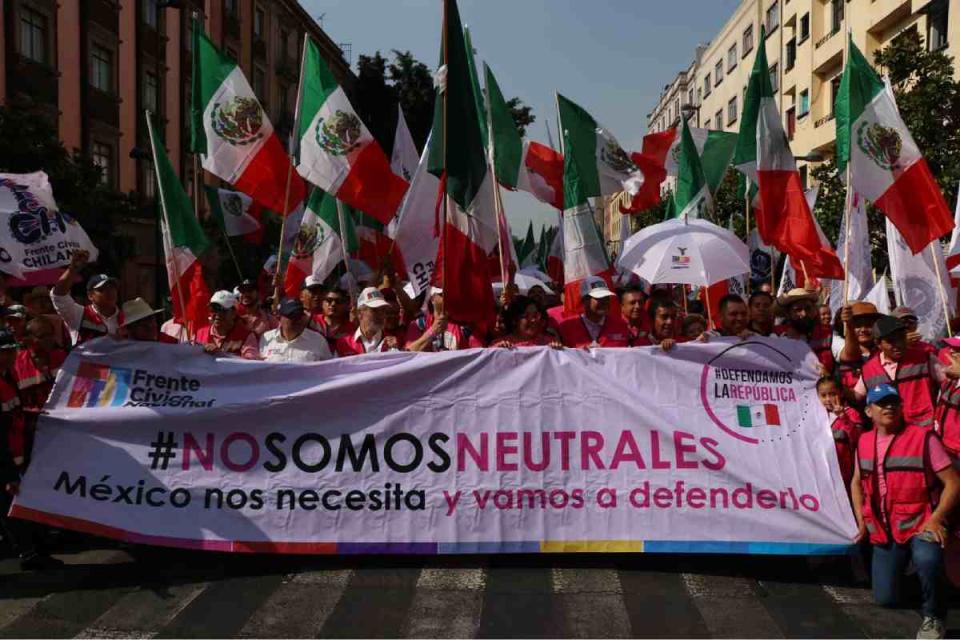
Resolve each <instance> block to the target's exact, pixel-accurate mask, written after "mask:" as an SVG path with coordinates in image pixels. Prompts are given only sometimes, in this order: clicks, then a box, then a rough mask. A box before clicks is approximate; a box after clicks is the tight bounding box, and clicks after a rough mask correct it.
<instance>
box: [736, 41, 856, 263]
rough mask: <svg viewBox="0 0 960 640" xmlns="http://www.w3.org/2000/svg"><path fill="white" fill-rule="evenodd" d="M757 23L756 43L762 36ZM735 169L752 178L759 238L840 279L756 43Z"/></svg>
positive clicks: (761, 50) (764, 58)
mask: <svg viewBox="0 0 960 640" xmlns="http://www.w3.org/2000/svg"><path fill="white" fill-rule="evenodd" d="M764 37H765V34H764V30H763V27H762V26H761V28H760V40H759V41H760V42H763V41H764ZM733 162H734V164H735V165H736V167H737V170H738V171H740V172H741V173H743V174H744V175H745V176H746V177H748V178H749V179H750V181H751V182H753V183H755V184H756V185H757V187H758V190H759V199H760V208H759V210H758V211H757V212H756V213H757V216H756V222H757V230H758V231H759V232H760V237H761V238H762V239H763V241H764V242H765V243H766V244H768V245H771V246H773V247H775V248H776V249H778V250H780V251H781V252H783V253H786V254H789V255H790V256H792V257H793V258H794V260H796V261H797V262H802V263H803V265H804V266H805V268H806V270H807V273H808V274H809V275H811V276H820V277H826V278H834V279H842V278H843V267H842V266H841V264H840V260H839V259H838V258H837V254H836V253H834V252H833V250H832V249H830V248H829V247H826V246H824V245H823V244H822V243H821V241H820V237H819V236H818V234H817V227H816V225H815V224H814V220H813V215H812V214H811V213H810V207H809V205H808V204H807V200H806V198H804V194H803V185H802V184H801V182H800V174H799V172H798V171H797V164H796V162H795V161H794V159H793V152H792V151H791V150H790V144H789V142H788V141H787V135H786V133H785V132H784V130H783V123H782V122H781V121H780V113H779V111H778V110H777V103H776V102H775V101H774V99H773V87H772V86H771V84H770V71H769V68H768V66H767V54H766V47H757V55H756V58H755V60H754V65H753V70H752V71H751V72H750V81H749V84H748V85H747V96H746V98H745V99H744V102H743V113H742V115H741V119H740V135H739V137H738V138H737V147H736V151H735V152H734V160H733Z"/></svg>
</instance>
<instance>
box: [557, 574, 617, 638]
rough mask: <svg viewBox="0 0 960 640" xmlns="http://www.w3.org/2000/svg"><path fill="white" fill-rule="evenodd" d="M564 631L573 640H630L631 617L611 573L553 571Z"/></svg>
mask: <svg viewBox="0 0 960 640" xmlns="http://www.w3.org/2000/svg"><path fill="white" fill-rule="evenodd" d="M552 573H553V591H554V593H556V594H558V596H557V597H558V598H559V603H560V610H561V611H562V612H563V617H564V621H565V624H564V627H565V630H566V632H567V634H568V635H569V637H573V638H630V637H632V636H633V633H632V631H631V629H630V617H629V616H628V615H627V609H626V605H625V603H624V600H623V587H622V585H621V584H620V577H619V576H618V575H617V572H616V570H614V569H612V568H611V569H604V568H599V569H598V568H573V569H568V568H560V567H554V569H553V572H552Z"/></svg>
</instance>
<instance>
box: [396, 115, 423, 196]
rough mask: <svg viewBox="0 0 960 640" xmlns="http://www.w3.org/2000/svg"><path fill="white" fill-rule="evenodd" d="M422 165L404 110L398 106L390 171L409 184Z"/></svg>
mask: <svg viewBox="0 0 960 640" xmlns="http://www.w3.org/2000/svg"><path fill="white" fill-rule="evenodd" d="M419 163H420V154H419V153H418V152H417V145H416V144H414V142H413V136H412V135H411V134H410V128H409V127H407V120H406V118H404V117H403V108H402V107H401V106H400V105H397V130H396V132H395V133H394V135H393V152H392V153H391V154H390V169H391V170H392V171H393V173H394V174H396V175H398V176H400V177H401V178H403V179H404V180H406V181H407V182H410V181H411V180H413V174H414V173H416V171H417V165H418V164H419Z"/></svg>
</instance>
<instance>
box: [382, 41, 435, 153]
mask: <svg viewBox="0 0 960 640" xmlns="http://www.w3.org/2000/svg"><path fill="white" fill-rule="evenodd" d="M387 71H388V77H389V78H390V82H392V83H393V87H394V91H395V93H396V95H397V100H398V101H399V103H400V107H401V108H402V109H403V116H404V118H406V120H407V126H408V127H409V128H410V135H412V136H413V142H414V143H415V144H416V145H417V148H418V149H422V148H423V145H424V144H425V143H426V141H427V135H428V134H429V133H430V127H431V126H432V125H433V99H434V95H435V93H436V92H435V91H434V88H433V75H432V74H431V73H430V69H429V67H427V65H425V64H423V63H422V62H420V61H419V60H417V59H416V58H414V57H413V54H412V53H410V52H409V51H402V52H401V51H397V50H396V49H394V50H393V62H392V63H390V66H389V67H388V68H387Z"/></svg>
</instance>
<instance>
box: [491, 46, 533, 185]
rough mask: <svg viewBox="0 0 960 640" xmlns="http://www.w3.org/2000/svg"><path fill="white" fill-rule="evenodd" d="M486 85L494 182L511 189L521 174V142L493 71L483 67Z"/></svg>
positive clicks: (515, 124)
mask: <svg viewBox="0 0 960 640" xmlns="http://www.w3.org/2000/svg"><path fill="white" fill-rule="evenodd" d="M483 71H484V75H485V81H486V85H487V97H488V99H489V101H490V121H491V124H492V125H493V154H494V156H493V163H494V169H495V170H496V175H497V180H499V181H500V183H501V184H503V185H504V186H507V187H510V188H511V189H516V188H517V177H518V176H519V175H520V159H521V158H522V157H523V140H522V139H521V138H520V132H519V131H517V123H516V122H515V121H514V120H513V114H512V113H510V107H508V106H507V101H506V100H504V99H503V93H502V92H501V91H500V85H498V84H497V79H496V78H495V77H493V72H492V71H491V70H490V67H488V66H487V65H486V64H484V65H483Z"/></svg>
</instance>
